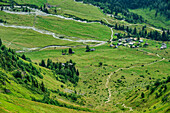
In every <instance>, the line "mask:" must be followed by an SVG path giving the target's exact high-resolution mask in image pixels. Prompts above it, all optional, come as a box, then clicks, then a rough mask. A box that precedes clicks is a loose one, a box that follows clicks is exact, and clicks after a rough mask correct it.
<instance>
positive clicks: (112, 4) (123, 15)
mask: <svg viewBox="0 0 170 113" xmlns="http://www.w3.org/2000/svg"><path fill="white" fill-rule="evenodd" d="M76 1H83V3H91V4H93V5H95V6H99V7H100V8H101V9H102V10H103V12H104V13H109V14H114V17H115V18H116V19H119V20H123V19H125V20H126V21H127V22H130V23H143V22H146V23H150V21H148V19H147V18H144V17H143V15H141V14H140V15H138V14H137V13H134V12H135V11H134V12H130V11H129V9H133V10H135V9H139V8H141V9H149V11H152V10H156V11H155V13H154V18H156V17H157V16H158V15H161V16H164V17H166V20H169V19H170V11H169V10H170V9H169V7H170V1H169V0H142V1H141V0H131V1H129V0H76ZM152 25H154V24H152ZM167 25H168V24H167ZM159 27H160V26H159ZM165 28H166V27H165Z"/></svg>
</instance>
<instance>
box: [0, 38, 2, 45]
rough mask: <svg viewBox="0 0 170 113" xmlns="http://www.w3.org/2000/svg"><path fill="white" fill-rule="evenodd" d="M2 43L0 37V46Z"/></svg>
mask: <svg viewBox="0 0 170 113" xmlns="http://www.w3.org/2000/svg"><path fill="white" fill-rule="evenodd" d="M1 45H2V40H1V38H0V46H1Z"/></svg>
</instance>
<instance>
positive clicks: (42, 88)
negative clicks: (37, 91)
mask: <svg viewBox="0 0 170 113" xmlns="http://www.w3.org/2000/svg"><path fill="white" fill-rule="evenodd" d="M40 87H41V90H42V91H43V92H45V86H44V83H43V82H42V83H41V86H40Z"/></svg>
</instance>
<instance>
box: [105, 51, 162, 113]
mask: <svg viewBox="0 0 170 113" xmlns="http://www.w3.org/2000/svg"><path fill="white" fill-rule="evenodd" d="M139 51H142V52H146V53H149V54H150V52H147V51H144V50H139ZM156 56H157V57H159V58H161V56H160V55H159V54H156ZM163 60H165V58H162V59H160V60H158V61H153V62H151V63H147V64H144V65H145V66H146V65H151V64H155V63H158V62H161V61H163ZM135 67H141V65H138V66H131V67H129V68H119V69H117V70H116V71H114V72H112V73H110V75H109V76H108V77H107V81H106V84H105V87H106V88H107V89H108V93H109V96H108V99H107V101H106V102H105V103H108V102H110V101H111V96H112V93H111V89H110V88H109V80H110V78H111V76H112V75H113V74H115V73H117V72H118V71H120V70H128V69H131V68H135ZM122 106H123V107H124V108H129V110H130V111H133V109H132V108H131V107H127V106H126V105H125V104H122Z"/></svg>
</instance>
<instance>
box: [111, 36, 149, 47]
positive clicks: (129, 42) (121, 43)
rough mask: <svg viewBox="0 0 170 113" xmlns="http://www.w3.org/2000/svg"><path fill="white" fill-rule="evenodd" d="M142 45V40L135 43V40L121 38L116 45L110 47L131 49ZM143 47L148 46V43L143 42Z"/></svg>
mask: <svg viewBox="0 0 170 113" xmlns="http://www.w3.org/2000/svg"><path fill="white" fill-rule="evenodd" d="M142 43H144V41H143V40H139V41H138V42H137V39H136V38H121V39H119V40H118V43H117V44H116V45H113V44H111V45H110V47H115V48H118V46H125V47H131V48H138V47H140V46H141V44H142ZM143 46H148V43H147V42H145V44H144V45H143Z"/></svg>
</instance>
